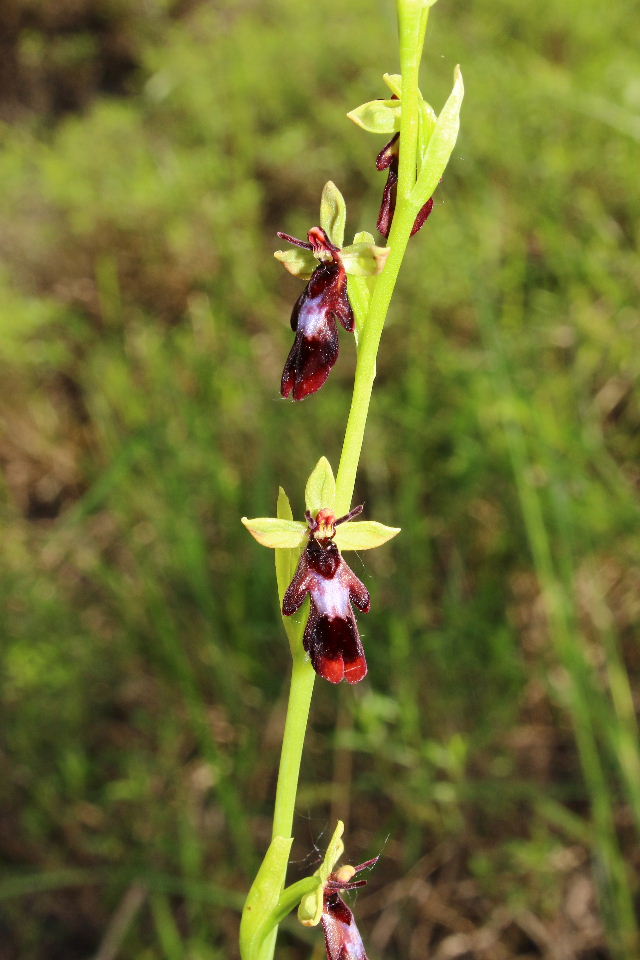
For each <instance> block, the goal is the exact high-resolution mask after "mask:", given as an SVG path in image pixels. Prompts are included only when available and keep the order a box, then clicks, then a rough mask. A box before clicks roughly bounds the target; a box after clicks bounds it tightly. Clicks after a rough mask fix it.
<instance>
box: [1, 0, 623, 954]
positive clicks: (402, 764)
mask: <svg viewBox="0 0 640 960" xmlns="http://www.w3.org/2000/svg"><path fill="white" fill-rule="evenodd" d="M634 12H635V11H634V6H633V5H632V4H631V3H630V2H628V0H614V2H613V3H611V4H609V5H607V7H606V9H605V8H603V7H602V5H601V4H598V3H596V2H595V0H583V2H578V0H564V2H559V0H543V2H542V3H538V4H529V5H527V4H521V3H518V2H516V0H495V2H493V3H487V2H485V3H481V4H475V5H467V4H463V3H460V2H457V0H446V2H445V0H442V3H441V4H438V5H437V7H436V8H435V10H434V12H433V15H432V17H431V24H430V30H429V36H428V39H427V57H426V60H425V65H424V69H423V83H422V86H423V91H424V92H425V96H426V97H427V99H428V100H430V101H431V102H432V103H433V105H434V107H435V108H436V110H438V109H439V108H440V106H441V104H442V103H443V101H444V99H445V96H446V94H447V92H448V89H449V87H450V83H451V75H452V69H453V66H454V64H455V63H457V62H460V63H461V64H462V67H463V72H464V76H465V82H466V87H467V97H466V100H465V105H464V109H463V124H462V132H461V137H460V140H459V143H458V147H457V148H456V150H455V152H454V156H453V158H452V162H451V164H450V167H449V170H448V171H447V174H446V177H445V179H444V181H443V183H442V184H441V186H440V187H439V189H438V192H437V194H436V208H435V210H434V213H433V215H432V217H431V219H430V221H429V223H428V225H427V227H426V228H425V229H424V231H423V232H422V233H421V234H420V235H419V236H418V237H417V238H416V239H414V240H413V241H412V243H411V247H410V251H409V254H408V261H407V264H406V269H405V270H404V272H403V275H402V278H401V284H400V288H399V291H398V294H397V297H396V299H395V301H394V304H393V307H392V312H391V315H390V319H389V324H388V328H387V330H386V331H385V334H384V338H383V344H382V350H381V355H380V359H379V364H378V378H377V383H376V393H375V395H374V402H373V407H372V411H371V416H370V420H369V427H368V432H367V438H366V449H365V452H364V456H363V461H362V469H361V473H360V477H359V481H358V485H357V494H356V495H357V502H360V501H364V502H365V503H366V511H367V516H369V517H375V518H376V519H379V520H381V521H383V522H387V523H391V524H394V525H399V526H402V528H403V533H402V535H401V536H400V537H399V538H398V539H397V540H395V541H393V543H391V544H390V545H388V546H387V547H385V548H383V549H382V550H379V551H374V552H372V553H371V554H366V555H364V556H363V557H362V559H361V560H360V559H359V558H358V557H356V556H355V555H354V556H353V557H352V561H353V562H352V565H353V566H354V569H355V570H356V572H357V573H358V575H359V576H360V577H362V578H364V579H365V581H366V582H367V584H368V585H369V587H370V589H371V593H372V596H373V610H372V612H371V614H370V615H369V616H368V617H367V618H362V621H363V622H362V624H361V626H362V630H363V635H364V640H365V645H366V648H367V655H368V660H369V664H370V677H369V679H368V680H367V681H366V683H364V684H362V685H361V687H359V688H357V689H350V688H349V689H347V688H346V687H345V688H344V689H342V688H341V689H339V690H338V691H336V690H335V689H332V688H331V689H330V688H329V685H328V684H318V689H317V693H316V698H315V700H314V705H313V711H312V726H311V733H310V736H309V741H308V747H307V751H306V755H305V759H304V762H303V777H302V790H301V794H300V804H299V810H300V816H299V819H298V824H297V842H296V846H295V848H294V851H295V854H294V855H295V857H296V858H297V860H298V862H297V863H295V864H294V865H293V866H292V875H291V876H292V879H295V878H296V877H297V876H302V875H304V873H305V872H309V871H310V870H312V869H314V867H315V865H316V862H315V861H314V859H313V856H312V857H311V858H308V859H307V860H306V861H305V860H304V858H305V857H307V855H309V854H313V850H314V843H316V844H318V845H319V846H322V845H323V843H324V842H325V841H326V837H327V831H328V830H329V828H330V827H331V826H332V824H333V822H334V820H335V818H336V816H338V815H340V816H341V817H343V818H344V819H345V820H347V821H348V827H347V852H348V854H349V856H350V858H351V859H352V860H356V861H357V860H363V859H365V858H367V857H370V856H374V855H375V854H376V853H378V852H380V851H383V853H384V857H383V860H382V861H381V862H380V865H379V866H378V868H377V870H376V872H375V874H374V875H373V877H372V879H371V883H370V887H369V890H368V892H367V893H366V894H365V895H361V897H360V900H359V907H360V908H361V909H360V910H359V914H358V922H359V925H360V928H361V930H363V932H365V936H366V940H367V944H368V952H369V954H370V957H371V960H377V958H382V957H385V958H388V960H390V958H393V957H398V958H400V957H402V958H408V960H414V958H424V957H427V956H429V957H433V958H436V960H444V958H445V957H461V958H462V957H464V958H468V957H471V958H476V957H477V958H485V957H486V958H489V957H490V958H492V960H502V958H516V957H521V958H524V957H538V956H541V957H546V958H549V960H556V958H558V960H559V958H563V960H566V958H574V957H575V958H578V957H579V958H594V960H595V958H603V957H610V956H619V957H624V958H627V960H634V958H635V957H637V955H638V953H637V940H634V937H635V936H636V933H635V917H634V912H635V911H634V898H635V902H636V903H637V898H638V888H637V870H638V867H639V866H640V857H639V855H638V837H639V827H640V760H639V754H638V740H637V729H636V725H635V718H634V704H637V699H638V695H639V693H638V678H639V675H640V658H639V655H638V646H637V637H638V626H639V621H640V606H639V604H638V588H639V586H640V573H639V571H640V538H639V536H638V517H639V511H638V496H637V490H638V482H639V481H640V470H639V466H638V464H639V460H638V454H639V453H640V449H639V442H638V437H639V436H640V408H639V403H638V393H637V389H636V384H637V378H638V372H639V369H640V314H639V312H638V294H639V289H638V288H639V286H640V266H639V261H638V254H637V241H638V222H639V217H638V214H639V213H640V201H639V196H638V187H637V180H638V159H637V158H638V141H639V140H640V84H639V82H638V76H639V67H640V53H639V52H638V51H639V47H638V43H637V36H636V37H634V36H633V29H632V25H633V15H634ZM2 16H3V18H4V20H5V22H4V28H5V29H4V31H3V34H4V37H5V40H4V43H5V56H4V58H3V64H4V65H3V67H2V71H1V73H2V78H3V90H4V95H3V99H2V102H1V103H0V117H1V118H2V119H1V122H0V144H1V146H0V184H2V188H1V190H0V228H1V229H0V252H1V254H2V267H1V270H0V288H1V296H0V371H1V376H2V390H1V392H0V425H1V426H0V462H2V465H3V479H2V492H1V498H0V511H1V516H2V559H1V561H0V563H1V564H2V578H1V581H0V591H1V592H2V598H1V603H0V609H1V611H2V612H1V613H0V625H1V626H0V630H1V635H2V645H1V654H0V656H1V663H2V678H3V679H2V686H3V722H2V738H1V742H0V764H1V765H2V769H3V774H2V777H1V778H0V797H1V803H2V811H3V816H2V825H1V826H0V851H1V854H0V855H1V857H2V860H3V862H4V865H5V869H4V871H3V878H2V879H0V911H2V926H3V929H4V930H5V932H4V933H3V937H2V942H1V944H0V957H2V960H5V958H7V960H8V958H11V960H13V958H20V960H31V958H33V960H36V958H37V960H40V958H45V957H46V958H47V960H56V958H63V957H64V958H65V960H74V958H76V957H77V958H83V960H84V958H88V957H92V956H95V957H97V958H99V960H108V958H111V957H116V956H117V957H129V958H135V960H156V958H157V960H161V958H167V960H178V958H193V960H195V958H198V960H209V958H211V960H213V958H233V957H235V956H236V936H237V923H238V916H239V914H238V910H239V906H240V905H241V903H242V899H243V895H244V891H245V890H246V888H247V886H248V883H249V880H250V878H251V876H252V874H253V872H254V871H255V869H256V866H257V864H258V862H259V858H260V856H261V854H262V852H263V851H264V848H265V846H266V842H267V838H268V835H269V818H270V814H271V806H272V799H273V790H274V775H275V769H276V764H277V758H278V749H279V736H280V732H281V724H282V719H283V712H284V702H285V696H286V690H287V684H288V672H289V654H288V648H287V643H286V640H285V637H284V633H283V631H282V628H281V625H280V622H279V617H278V612H277V608H276V602H275V579H274V573H273V558H272V556H271V554H270V553H269V552H268V551H265V550H262V549H260V548H258V547H257V545H256V544H255V543H254V542H253V541H251V540H250V538H249V537H248V536H247V534H246V532H245V531H244V530H243V528H242V527H241V526H240V523H239V517H240V515H241V514H247V515H249V516H255V515H265V514H266V515H269V514H272V513H273V510H274V505H275V495H276V492H277V485H278V484H279V483H281V484H283V485H284V486H285V488H286V489H287V491H288V493H289V495H290V497H291V498H292V502H293V504H294V509H297V510H298V511H299V512H301V511H302V509H303V486H304V480H305V478H306V476H307V474H308V473H309V471H310V469H311V467H312V466H313V464H314V463H315V461H316V460H317V458H318V456H319V455H320V454H326V455H327V456H328V457H329V458H330V460H332V462H333V463H334V465H336V463H337V457H338V455H339V450H340V444H341V439H342V432H343V428H344V423H345V417H346V411H347V404H348V400H349V397H350V389H351V379H352V374H353V368H354V347H353V343H352V342H351V341H350V338H348V337H346V336H343V337H342V351H341V357H340V360H339V363H338V365H337V367H336V369H335V370H334V372H333V374H332V377H331V380H330V382H329V384H328V385H327V387H326V388H325V389H324V390H323V391H322V392H321V393H320V394H318V395H317V396H316V397H313V398H311V399H310V400H308V401H306V402H305V403H304V404H302V405H300V406H293V405H290V404H289V403H285V402H283V401H281V400H280V399H279V397H278V384H279V377H280V372H281V368H282V364H283V361H284V358H285V356H286V352H287V351H288V349H289V346H290V340H291V332H290V329H289V315H290V310H291V305H292V303H293V300H294V299H295V297H296V296H297V295H298V294H299V292H300V289H301V287H300V284H299V282H297V281H295V280H294V279H292V278H290V277H288V276H287V275H285V274H284V271H282V269H281V267H280V266H279V265H278V264H277V263H276V262H275V261H274V260H273V259H272V250H273V248H274V233H275V231H276V230H277V229H281V230H286V231H287V232H289V233H293V234H296V235H301V234H303V233H304V231H305V230H306V229H307V228H308V227H309V226H311V225H312V224H314V223H315V222H316V220H317V208H318V201H319V195H320V191H321V188H322V185H323V184H324V182H325V181H326V180H327V179H329V178H331V179H333V180H335V181H336V183H337V184H338V186H339V187H340V188H341V189H342V191H343V193H344V194H345V196H346V198H347V204H348V217H349V220H348V228H347V229H348V231H349V232H351V233H353V232H355V231H356V230H360V229H372V228H373V224H374V223H375V217H376V213H377V205H378V202H379V196H380V193H381V190H382V186H383V180H384V175H382V174H378V173H376V171H375V166H374V158H375V154H376V152H377V150H378V149H380V147H381V146H382V142H381V141H380V142H378V138H372V137H368V136H366V135H364V134H363V133H362V132H361V131H359V130H357V129H356V128H355V127H353V126H351V125H350V124H349V122H348V121H347V120H346V119H345V113H346V111H347V110H349V109H351V108H352V107H353V106H355V105H356V104H358V103H360V102H362V101H364V100H368V99H371V98H373V97H376V96H384V88H383V86H382V81H381V74H382V73H383V72H384V71H385V70H387V71H391V72H393V71H395V70H397V66H398V65H397V62H396V60H395V53H394V51H395V23H394V12H393V9H392V4H391V2H390V0H385V2H382V0H378V2H374V3H371V2H364V0H352V2H350V3H349V4H348V5H344V4H342V3H327V4H324V5H322V6H310V5H304V4H299V3H296V2H293V0H273V2H271V3H269V4H264V3H260V2H258V0H245V2H239V0H235V2H227V3H224V4H213V5H211V4H204V3H197V2H186V3H172V2H169V0H165V2H160V0H155V2H149V3H146V4H136V3H133V2H131V0H119V2H116V0H113V2H107V0H84V2H83V0H78V2H76V3H72V2H71V0H69V2H66V0H65V2H63V3H60V4H56V5H55V9H54V8H53V7H51V6H50V5H48V4H41V3H38V2H36V0H14V2H13V3H10V4H9V5H8V6H7V8H6V9H5V12H4V14H2ZM329 832H330V831H329ZM456 938H457V939H456ZM317 940H318V936H317V932H316V935H315V936H314V933H313V932H311V933H310V932H309V931H305V930H303V929H302V928H301V927H298V926H297V925H296V924H295V923H294V922H291V923H290V924H289V925H288V926H285V929H284V931H283V934H282V939H281V942H280V947H279V953H278V956H279V957H281V958H282V960H298V958H303V957H309V956H310V953H311V950H312V943H314V942H316V941H317ZM634 944H636V946H634ZM456 951H457V952H456ZM562 951H564V952H562Z"/></svg>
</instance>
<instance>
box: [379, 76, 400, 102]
mask: <svg viewBox="0 0 640 960" xmlns="http://www.w3.org/2000/svg"><path fill="white" fill-rule="evenodd" d="M382 79H383V80H384V82H385V83H386V85H387V86H388V87H389V90H391V93H395V95H396V97H401V96H402V75H401V74H400V73H383V74H382Z"/></svg>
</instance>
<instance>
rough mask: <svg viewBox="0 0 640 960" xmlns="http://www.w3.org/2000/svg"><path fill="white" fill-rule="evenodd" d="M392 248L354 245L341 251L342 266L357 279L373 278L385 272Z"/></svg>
mask: <svg viewBox="0 0 640 960" xmlns="http://www.w3.org/2000/svg"><path fill="white" fill-rule="evenodd" d="M390 253H391V247H377V246H376V245H375V243H352V244H350V245H349V246H348V247H343V248H342V250H341V251H340V259H341V260H342V266H343V267H344V268H345V270H346V271H347V273H351V274H353V276H355V277H373V276H374V275H375V274H376V273H381V272H382V271H383V270H384V265H385V263H386V262H387V257H388V256H389V254H390Z"/></svg>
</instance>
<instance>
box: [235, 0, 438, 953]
mask: <svg viewBox="0 0 640 960" xmlns="http://www.w3.org/2000/svg"><path fill="white" fill-rule="evenodd" d="M427 17H428V8H426V7H425V6H424V3H423V2H422V0H398V24H399V34H400V65H401V71H402V120H401V127H400V146H401V149H400V161H399V170H398V191H397V203H396V209H395V213H394V217H393V225H392V228H391V233H390V235H389V246H390V247H391V253H390V254H389V259H388V260H387V263H386V266H385V268H384V270H383V271H382V273H381V274H380V276H379V277H378V279H377V281H376V284H375V287H374V290H373V293H372V295H371V301H370V304H369V311H368V314H367V319H366V322H365V324H364V330H363V332H362V337H361V340H360V344H359V349H358V361H357V365H356V375H355V382H354V388H353V396H352V400H351V409H350V411H349V419H348V421H347V427H346V431H345V437H344V443H343V446H342V455H341V457H340V465H339V468H338V475H337V477H336V512H337V513H338V514H341V513H347V512H348V510H349V507H350V505H351V499H352V497H353V489H354V486H355V480H356V473H357V470H358V462H359V460H360V453H361V450H362V442H363V439H364V431H365V427H366V423H367V414H368V412H369V403H370V400H371V391H372V389H373V382H374V380H375V375H376V356H377V353H378V347H379V345H380V337H381V335H382V329H383V327H384V323H385V320H386V317H387V312H388V310H389V304H390V302H391V297H392V295H393V291H394V288H395V285H396V280H397V279H398V274H399V272H400V267H401V266H402V260H403V258H404V254H405V251H406V248H407V243H408V242H409V236H410V234H411V228H412V226H413V223H414V220H415V218H416V215H417V213H418V210H419V209H420V206H421V203H418V202H416V201H415V200H414V201H412V200H411V191H412V189H413V187H414V186H415V182H416V152H417V144H418V123H419V113H418V111H419V102H418V73H419V69H420V60H421V57H422V47H423V43H424V35H425V31H426V27H427ZM300 639H301V638H300ZM314 680H315V673H314V671H313V668H312V666H311V664H310V663H308V662H307V660H306V658H305V656H304V653H303V650H302V643H301V642H300V644H299V645H297V647H296V652H295V653H294V657H293V667H292V673H291V687H290V690H289V703H288V706H287V716H286V720H285V728H284V737H283V741H282V751H281V754H280V768H279V771H278V785H277V788H276V801H275V809H274V816H273V829H272V838H290V837H291V835H292V830H293V816H294V811H295V802H296V794H297V791H298V778H299V775H300V762H301V759H302V749H303V746H304V738H305V734H306V729H307V720H308V717H309V709H310V706H311V697H312V695H313V685H314ZM277 842H280V841H277ZM286 870H287V862H286V859H284V858H283V860H282V863H281V864H279V865H278V867H277V872H281V877H279V878H278V882H279V891H278V892H280V891H281V890H282V889H283V888H284V884H285V878H286ZM273 882H274V885H275V883H276V878H275V875H274V878H273ZM276 936H277V927H276V928H275V929H274V930H273V932H272V934H271V935H270V936H269V937H268V939H267V941H266V942H265V943H264V944H263V946H262V948H261V949H259V951H257V952H259V957H258V956H256V957H253V956H252V957H244V958H243V960H272V958H273V955H274V952H275V945H276ZM252 952H256V951H252Z"/></svg>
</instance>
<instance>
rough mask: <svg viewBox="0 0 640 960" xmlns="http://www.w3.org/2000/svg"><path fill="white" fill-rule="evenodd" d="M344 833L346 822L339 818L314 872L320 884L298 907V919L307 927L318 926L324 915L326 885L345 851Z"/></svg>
mask: <svg viewBox="0 0 640 960" xmlns="http://www.w3.org/2000/svg"><path fill="white" fill-rule="evenodd" d="M343 833H344V823H343V822H342V820H338V822H337V824H336V828H335V830H334V831H333V836H332V837H331V840H330V841H329V845H328V847H327V852H326V853H325V855H324V860H323V861H322V863H321V864H320V866H319V867H318V869H317V870H316V872H315V873H314V877H319V879H320V884H319V887H318V889H317V890H316V891H315V892H314V893H309V894H307V896H305V897H303V898H302V899H301V901H300V906H299V907H298V920H299V921H300V923H302V924H303V925H304V926H305V927H316V926H317V925H318V924H319V923H320V919H321V917H322V906H323V898H324V886H325V884H326V882H327V880H328V879H329V874H330V873H332V872H333V868H334V867H335V865H336V863H337V862H338V860H339V859H340V857H341V856H342V854H343V853H344V843H343V842H342V834H343Z"/></svg>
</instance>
